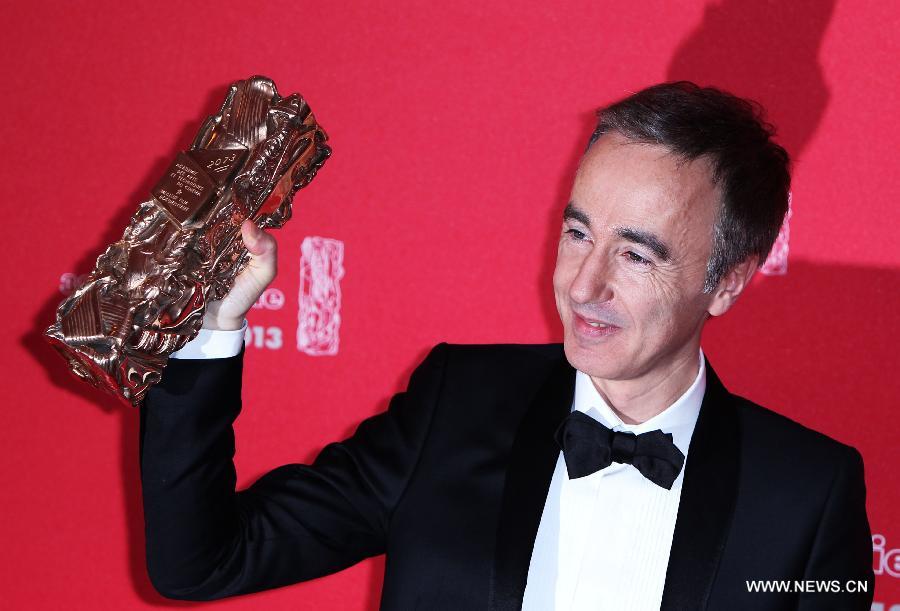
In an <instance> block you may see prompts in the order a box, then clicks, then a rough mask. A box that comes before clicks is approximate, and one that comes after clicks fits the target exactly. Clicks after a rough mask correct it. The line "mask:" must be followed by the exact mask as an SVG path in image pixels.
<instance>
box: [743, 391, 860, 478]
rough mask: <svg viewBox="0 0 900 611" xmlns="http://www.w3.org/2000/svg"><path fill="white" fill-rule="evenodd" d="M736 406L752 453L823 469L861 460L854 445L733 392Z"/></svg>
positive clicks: (747, 444)
mask: <svg viewBox="0 0 900 611" xmlns="http://www.w3.org/2000/svg"><path fill="white" fill-rule="evenodd" d="M732 397H733V398H734V404H735V407H736V408H737V413H738V418H739V420H740V423H741V428H742V429H743V431H744V435H743V436H742V443H743V444H744V445H745V447H746V448H747V449H748V450H750V451H751V452H753V453H755V454H758V455H765V456H768V457H770V458H771V459H773V460H779V462H781V464H782V465H792V466H793V467H794V468H798V469H809V470H813V471H820V472H821V471H822V470H823V468H827V467H829V466H830V467H832V468H837V467H839V466H840V465H842V464H846V463H847V462H852V463H858V462H861V460H862V459H861V457H860V454H859V452H858V451H857V450H856V448H854V447H853V446H850V445H847V444H845V443H842V442H840V441H838V440H836V439H833V438H832V437H829V436H828V435H826V434H824V433H821V432H819V431H816V430H814V429H811V428H809V427H807V426H805V425H803V424H800V423H799V422H797V421H796V420H793V419H791V418H789V417H787V416H785V415H783V414H780V413H778V412H776V411H773V410H771V409H768V408H766V407H763V406H762V405H759V404H757V403H754V402H753V401H751V400H749V399H747V398H744V397H740V396H737V395H732Z"/></svg>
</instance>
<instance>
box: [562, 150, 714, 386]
mask: <svg viewBox="0 0 900 611" xmlns="http://www.w3.org/2000/svg"><path fill="white" fill-rule="evenodd" d="M711 176H712V174H711V169H710V166H709V164H708V162H707V161H706V160H704V159H698V160H696V161H694V162H690V163H688V162H685V161H684V160H683V159H680V158H678V157H677V156H675V155H674V154H672V153H671V152H670V151H669V150H668V149H666V148H664V147H662V146H657V145H650V144H638V143H634V142H631V141H629V140H627V139H625V138H624V137H623V136H621V135H620V134H618V133H615V132H612V133H607V134H605V135H604V136H602V137H601V138H600V139H599V140H597V142H595V143H594V144H593V146H591V148H590V150H589V151H588V152H587V153H586V154H585V156H584V158H583V159H582V161H581V165H580V166H579V169H578V172H577V174H576V176H575V183H574V185H573V187H572V195H571V199H570V203H569V205H568V207H567V208H566V212H565V218H564V221H563V226H562V232H561V234H560V239H559V249H558V252H557V259H556V270H555V272H554V274H553V289H554V293H555V296H556V307H557V309H558V310H559V315H560V318H561V319H562V323H563V327H564V329H565V340H564V344H565V352H566V357H567V358H568V360H569V362H570V363H571V364H572V365H573V366H574V367H575V368H577V369H579V370H581V371H584V372H585V373H587V374H589V375H590V376H591V377H592V378H594V379H595V380H597V379H600V380H645V381H647V382H649V383H659V382H661V381H662V380H664V379H665V378H666V377H667V375H668V374H671V373H672V372H674V371H675V370H676V369H677V368H679V367H681V366H684V365H685V364H686V363H690V362H691V361H690V360H688V359H693V360H694V361H695V360H696V358H697V350H698V347H699V342H700V331H701V329H702V326H703V323H704V321H705V320H706V317H707V308H708V307H709V304H710V302H711V300H712V296H711V295H710V294H705V293H703V281H704V278H705V275H706V265H707V261H708V259H709V255H710V251H711V249H712V242H713V226H714V223H715V219H716V212H717V209H718V202H719V197H720V194H719V191H718V189H717V188H716V187H715V186H714V185H713V184H712V178H711Z"/></svg>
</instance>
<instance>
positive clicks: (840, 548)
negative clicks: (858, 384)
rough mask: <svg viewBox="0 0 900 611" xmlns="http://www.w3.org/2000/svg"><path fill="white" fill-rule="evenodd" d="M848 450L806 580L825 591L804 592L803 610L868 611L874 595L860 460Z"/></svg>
mask: <svg viewBox="0 0 900 611" xmlns="http://www.w3.org/2000/svg"><path fill="white" fill-rule="evenodd" d="M846 450H847V451H846V455H845V457H844V460H843V462H842V464H841V466H840V467H839V469H838V471H837V474H836V475H835V478H834V481H833V482H832V485H831V491H830V493H829V495H828V499H827V501H826V502H825V508H824V511H823V514H822V519H821V521H820V522H819V527H818V530H817V532H816V538H815V541H814V542H813V547H812V552H811V554H810V558H809V561H808V562H807V564H806V571H805V574H804V579H805V580H807V581H811V582H817V583H819V584H823V585H821V586H816V587H817V588H822V589H823V591H820V592H816V591H807V592H804V593H802V594H801V595H800V600H799V604H798V609H800V610H803V611H806V610H809V611H812V610H813V609H815V610H816V611H819V610H825V609H834V610H840V611H869V608H870V606H871V605H872V598H873V597H874V595H875V574H874V572H873V571H872V534H871V531H870V530H869V520H868V518H867V517H866V484H865V477H864V475H863V462H862V456H860V454H859V452H858V451H856V450H855V449H853V448H851V447H846ZM826 583H827V584H828V585H827V588H826V586H825V585H824V584H826ZM814 589H816V588H813V590H814Z"/></svg>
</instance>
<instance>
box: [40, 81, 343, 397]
mask: <svg viewBox="0 0 900 611" xmlns="http://www.w3.org/2000/svg"><path fill="white" fill-rule="evenodd" d="M327 138H328V136H327V135H326V134H325V132H324V131H323V130H322V129H321V128H320V127H319V125H318V123H316V119H315V117H314V116H313V113H312V112H311V111H310V109H309V106H308V105H307V104H306V102H305V101H304V100H303V98H302V97H300V96H299V95H297V94H292V95H289V96H287V97H281V96H280V95H278V91H277V90H276V89H275V83H273V82H272V81H271V80H270V79H268V78H265V77H261V76H255V77H252V78H249V79H247V80H245V81H238V82H236V83H234V84H232V85H231V88H230V89H229V91H228V95H227V96H226V98H225V102H224V103H223V104H222V108H221V109H220V110H219V112H218V114H216V115H213V116H211V117H209V118H207V120H206V121H205V122H204V123H203V126H202V127H201V128H200V131H199V133H198V134H197V137H196V138H195V139H194V143H193V144H192V145H191V148H190V150H188V151H186V152H183V153H179V154H178V155H177V156H176V157H175V160H174V161H173V162H172V165H171V166H170V167H169V169H168V170H167V171H166V174H165V176H164V177H163V178H162V180H160V181H159V183H158V184H157V185H156V186H155V187H154V188H153V189H152V191H151V197H150V199H148V200H147V201H145V202H143V203H142V204H140V205H139V206H138V209H137V212H135V214H134V216H133V217H132V218H131V221H130V222H129V224H128V226H127V227H126V228H125V232H124V234H123V235H122V239H121V240H119V241H118V242H115V243H113V244H111V245H110V246H109V247H108V248H107V249H106V251H105V252H104V253H103V254H102V255H100V256H99V257H98V258H97V265H96V267H95V268H94V270H93V271H92V272H91V273H90V274H89V275H88V277H87V281H86V282H85V283H84V285H83V286H82V287H80V288H79V289H78V290H77V291H75V293H74V294H72V295H71V296H70V297H68V298H67V299H65V300H64V301H63V302H62V303H61V304H60V306H59V308H58V309H57V312H56V322H54V323H53V324H52V325H51V326H50V327H49V328H48V329H47V330H46V331H45V332H44V334H45V336H46V337H47V338H48V340H49V341H50V342H51V343H52V344H53V346H54V348H56V349H57V350H58V351H59V352H60V353H61V354H62V355H63V356H64V357H65V358H66V360H67V361H68V362H69V365H70V366H71V368H72V371H73V372H74V373H75V375H77V376H78V377H80V378H82V379H84V380H86V381H88V382H90V383H91V384H93V385H94V386H98V387H100V388H103V389H105V390H107V391H109V392H112V393H113V394H115V395H117V396H119V397H121V398H123V399H125V400H126V401H129V402H131V403H132V404H134V405H138V404H139V403H140V402H141V400H142V399H143V397H144V394H145V393H146V392H147V389H148V388H149V387H150V386H151V385H152V384H155V383H156V382H158V381H159V380H160V377H161V375H162V370H163V367H165V365H166V362H167V361H168V357H169V355H170V354H171V353H173V352H175V351H176V350H178V349H180V348H181V347H183V346H184V345H185V344H186V343H187V342H188V341H190V340H191V339H193V338H194V337H195V336H196V335H197V332H198V331H199V330H200V327H201V325H202V324H203V313H204V311H205V309H206V304H207V303H208V302H209V301H214V300H217V299H222V298H223V297H224V296H225V295H226V294H227V293H228V291H229V289H230V288H231V286H232V284H233V283H234V278H235V276H236V275H237V274H238V273H239V272H240V271H241V270H242V269H243V268H244V266H245V265H246V264H247V262H248V261H249V253H248V251H247V249H246V248H244V244H243V240H242V239H241V232H240V225H241V223H242V222H243V221H244V219H247V218H249V219H251V220H253V221H254V222H255V223H256V224H257V226H259V227H281V226H282V225H283V224H284V223H285V221H287V220H288V219H289V218H290V217H291V201H292V199H293V196H294V193H296V192H297V190H298V189H300V188H302V187H305V186H306V185H307V184H309V182H310V181H311V180H312V179H313V177H315V175H316V172H317V171H318V169H319V168H320V167H322V164H323V163H325V160H326V159H327V158H328V156H329V155H330V154H331V149H330V148H329V147H328V145H326V144H325V141H326V140H327Z"/></svg>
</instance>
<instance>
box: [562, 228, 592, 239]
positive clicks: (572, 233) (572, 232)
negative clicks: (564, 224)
mask: <svg viewBox="0 0 900 611" xmlns="http://www.w3.org/2000/svg"><path fill="white" fill-rule="evenodd" d="M563 233H567V234H569V235H570V236H572V238H573V239H575V240H583V239H585V238H586V237H587V235H585V233H584V232H583V231H578V230H577V229H566V230H565V231H564V232H563Z"/></svg>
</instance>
